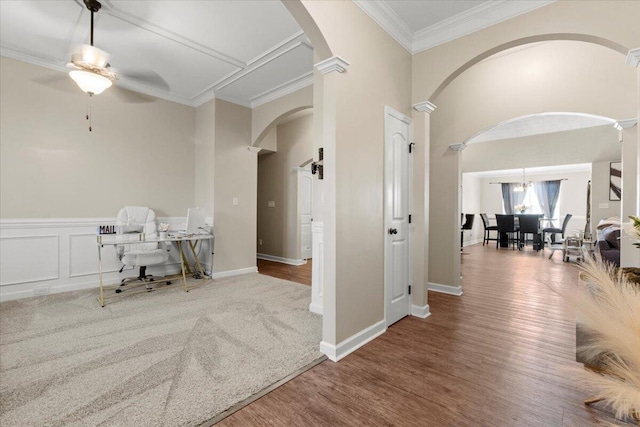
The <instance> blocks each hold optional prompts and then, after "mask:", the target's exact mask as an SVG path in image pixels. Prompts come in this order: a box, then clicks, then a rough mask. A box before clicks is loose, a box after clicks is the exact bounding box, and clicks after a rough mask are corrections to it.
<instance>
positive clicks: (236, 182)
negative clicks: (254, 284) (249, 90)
mask: <svg viewBox="0 0 640 427" xmlns="http://www.w3.org/2000/svg"><path fill="white" fill-rule="evenodd" d="M215 114H216V128H215V141H216V144H215V164H214V175H215V178H214V206H215V211H214V230H215V235H216V242H215V259H214V272H220V271H230V270H238V269H244V268H251V267H255V266H256V246H255V241H256V222H257V215H256V193H257V154H256V153H252V152H251V151H249V150H248V147H249V145H250V144H251V110H250V109H249V108H245V107H242V106H240V105H236V104H232V103H230V102H226V101H222V100H220V99H217V100H216V106H215ZM234 198H237V199H238V204H237V205H235V206H234V205H233V199H234Z"/></svg>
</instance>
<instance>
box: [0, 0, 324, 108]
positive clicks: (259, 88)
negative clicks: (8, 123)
mask: <svg viewBox="0 0 640 427" xmlns="http://www.w3.org/2000/svg"><path fill="white" fill-rule="evenodd" d="M101 3H102V9H101V10H100V11H99V12H98V13H97V14H96V15H95V30H94V34H95V40H94V44H95V46H97V47H99V48H101V49H102V50H104V51H106V52H108V53H109V54H110V55H111V58H110V63H111V65H112V68H113V69H114V70H115V71H116V72H117V73H118V81H117V82H116V84H117V85H119V86H122V87H124V88H127V89H131V90H134V91H137V92H141V93H145V94H148V95H153V96H157V97H159V98H164V99H169V100H172V101H176V102H180V103H183V104H187V105H192V106H198V105H200V104H202V103H204V102H206V101H208V100H210V99H212V98H214V97H217V98H222V99H226V100H229V101H232V102H235V103H238V104H241V105H246V106H250V107H254V106H256V105H259V104H261V103H264V102H267V101H269V100H271V99H275V98H277V97H279V96H282V95H283V94H285V93H288V92H291V91H293V90H296V89H299V88H301V87H304V86H307V85H310V84H311V83H312V70H313V48H312V47H311V45H310V43H309V41H308V40H307V38H306V36H305V35H304V33H303V32H302V30H301V29H300V27H299V26H298V24H297V23H296V21H295V20H294V19H293V17H292V16H291V15H290V13H289V12H288V11H287V10H286V8H285V7H284V6H283V5H282V3H281V2H280V1H260V0H258V1H189V0H184V1H166V0H149V1H130V0H103V1H102V2H101ZM89 28H90V13H89V11H88V10H87V9H86V8H85V6H84V4H83V2H82V1H81V0H57V1H55V0H52V1H34V0H20V1H5V0H2V1H0V42H1V43H0V47H1V49H2V50H1V54H2V55H3V56H8V57H12V58H15V59H19V60H24V61H26V62H31V63H35V64H38V65H43V66H46V67H49V68H53V69H56V70H60V71H67V69H66V67H65V65H66V63H68V62H69V59H70V57H71V53H72V52H74V51H75V49H77V46H78V45H80V44H82V43H88V42H89Z"/></svg>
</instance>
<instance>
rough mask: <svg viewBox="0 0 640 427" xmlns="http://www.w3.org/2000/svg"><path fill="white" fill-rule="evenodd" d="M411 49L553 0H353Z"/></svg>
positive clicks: (462, 33)
mask: <svg viewBox="0 0 640 427" xmlns="http://www.w3.org/2000/svg"><path fill="white" fill-rule="evenodd" d="M353 1H354V3H356V4H357V5H358V6H359V7H360V8H361V9H362V10H363V11H365V12H366V13H367V14H368V15H369V16H370V17H371V18H372V19H373V20H374V21H376V22H377V23H378V25H380V26H381V27H382V28H384V29H385V30H386V31H387V32H388V33H389V34H390V35H391V37H393V38H394V39H396V41H397V42H398V43H400V44H401V45H402V46H404V48H405V49H407V50H408V51H409V52H411V53H417V52H421V51H423V50H427V49H430V48H432V47H434V46H437V45H440V44H442V43H446V42H448V41H451V40H454V39H456V38H458V37H462V36H465V35H467V34H471V33H473V32H475V31H478V30H481V29H483V28H487V27H489V26H491V25H494V24H497V23H498V22H502V21H506V20H507V19H511V18H514V17H516V16H518V15H522V14H523V13H527V12H529V11H531V10H533V9H537V8H539V7H541V6H545V5H547V4H549V3H553V2H554V1H555V0H518V1H514V0H493V1H483V0H455V1H443V0H420V1H417V0H414V1H406V0H375V1H370V0H353Z"/></svg>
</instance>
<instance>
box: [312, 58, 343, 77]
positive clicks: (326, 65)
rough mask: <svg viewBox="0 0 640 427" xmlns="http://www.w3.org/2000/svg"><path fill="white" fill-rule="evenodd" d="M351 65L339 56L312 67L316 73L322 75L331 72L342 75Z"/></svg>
mask: <svg viewBox="0 0 640 427" xmlns="http://www.w3.org/2000/svg"><path fill="white" fill-rule="evenodd" d="M349 65H351V63H350V62H349V61H347V60H346V59H344V58H341V57H339V56H332V57H331V58H327V59H325V60H324V61H320V62H318V63H317V64H315V65H314V67H315V68H317V70H318V71H320V72H321V73H322V74H329V73H331V72H332V71H337V72H339V73H344V72H345V71H347V68H348V67H349Z"/></svg>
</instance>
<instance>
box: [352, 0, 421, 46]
mask: <svg viewBox="0 0 640 427" xmlns="http://www.w3.org/2000/svg"><path fill="white" fill-rule="evenodd" d="M353 2H354V3H355V4H356V6H358V7H359V8H360V9H362V11H363V12H364V13H366V14H367V15H369V17H370V18H371V19H373V20H374V21H375V23H376V24H378V25H379V26H380V27H382V29H383V30H385V31H386V32H387V33H388V34H389V35H390V36H391V37H392V38H393V39H394V40H395V41H397V42H398V43H400V45H401V46H402V47H404V48H405V49H406V50H407V51H408V52H409V53H412V51H411V46H412V44H413V36H414V34H413V30H412V29H411V28H410V27H409V26H408V25H407V23H406V22H404V20H402V18H400V17H399V16H398V14H397V13H396V12H395V11H394V10H393V9H392V8H391V7H390V6H389V5H388V4H387V3H386V2H384V1H370V0H353Z"/></svg>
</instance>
